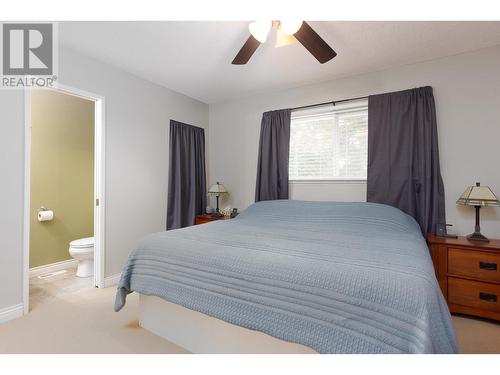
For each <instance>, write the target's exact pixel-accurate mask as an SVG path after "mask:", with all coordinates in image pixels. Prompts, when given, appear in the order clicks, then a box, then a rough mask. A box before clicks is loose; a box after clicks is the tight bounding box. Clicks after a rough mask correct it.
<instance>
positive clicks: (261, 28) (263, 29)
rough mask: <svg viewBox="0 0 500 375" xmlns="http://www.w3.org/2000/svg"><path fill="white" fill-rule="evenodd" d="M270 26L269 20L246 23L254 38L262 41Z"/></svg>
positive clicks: (264, 39) (271, 24)
mask: <svg viewBox="0 0 500 375" xmlns="http://www.w3.org/2000/svg"><path fill="white" fill-rule="evenodd" d="M272 26H273V23H272V22H271V21H255V22H252V23H250V25H248V30H250V34H252V36H253V37H254V38H255V39H257V40H258V41H259V42H261V43H264V42H265V41H266V39H267V34H269V30H271V27H272Z"/></svg>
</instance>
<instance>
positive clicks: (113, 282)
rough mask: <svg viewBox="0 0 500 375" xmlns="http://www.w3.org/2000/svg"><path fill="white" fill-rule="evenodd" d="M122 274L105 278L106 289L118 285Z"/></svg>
mask: <svg viewBox="0 0 500 375" xmlns="http://www.w3.org/2000/svg"><path fill="white" fill-rule="evenodd" d="M121 276H122V274H121V273H117V274H116V275H112V276H109V277H105V278H104V287H105V288H109V287H110V286H114V285H117V284H118V282H119V281H120V277H121Z"/></svg>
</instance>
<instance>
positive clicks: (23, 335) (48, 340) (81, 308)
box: [0, 288, 186, 353]
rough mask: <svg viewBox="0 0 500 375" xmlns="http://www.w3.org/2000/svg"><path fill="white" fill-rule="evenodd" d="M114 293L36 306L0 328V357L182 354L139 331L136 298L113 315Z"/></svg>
mask: <svg viewBox="0 0 500 375" xmlns="http://www.w3.org/2000/svg"><path fill="white" fill-rule="evenodd" d="M115 291H116V289H115V288H106V289H95V288H92V289H84V290H81V291H78V292H76V293H73V294H66V295H63V296H62V297H61V298H52V299H50V300H49V301H48V302H46V303H40V302H38V304H37V306H36V307H35V308H33V310H32V311H30V313H29V314H28V315H25V316H23V317H21V318H19V319H15V320H12V321H10V322H7V323H4V324H0V353H186V351H185V350H184V349H182V348H180V347H178V346H176V345H174V344H171V343H170V342H168V341H165V340H164V339H162V338H160V337H158V336H156V335H154V334H152V333H150V332H148V331H146V330H144V329H142V328H141V327H139V325H138V322H137V316H138V305H139V298H138V295H134V294H131V295H129V296H128V298H127V305H126V306H125V308H123V309H122V310H121V311H120V312H119V313H115V312H114V311H113V302H114V295H115Z"/></svg>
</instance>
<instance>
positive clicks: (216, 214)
mask: <svg viewBox="0 0 500 375" xmlns="http://www.w3.org/2000/svg"><path fill="white" fill-rule="evenodd" d="M211 216H212V217H222V216H224V215H222V214H221V213H220V212H214V213H213V214H211Z"/></svg>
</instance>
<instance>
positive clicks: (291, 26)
mask: <svg viewBox="0 0 500 375" xmlns="http://www.w3.org/2000/svg"><path fill="white" fill-rule="evenodd" d="M273 27H276V28H277V39H276V40H277V43H276V47H280V46H282V45H287V44H290V43H293V42H294V40H295V39H296V40H298V41H299V42H300V43H301V44H302V45H303V46H304V47H306V49H307V50H308V51H309V52H310V53H311V54H312V55H313V56H314V57H315V58H316V59H317V60H318V61H319V62H320V63H321V64H324V63H326V62H327V61H330V60H331V59H333V58H334V57H335V56H337V53H336V52H335V51H334V50H333V49H332V47H330V46H329V45H328V44H327V43H326V42H325V41H324V40H323V38H321V37H320V36H319V35H318V33H316V31H314V30H313V28H312V27H311V26H309V24H308V23H307V22H305V21H255V22H252V23H250V25H249V26H248V29H249V30H250V34H251V35H250V36H249V37H248V39H247V41H246V42H245V44H243V47H241V49H240V51H239V52H238V54H237V55H236V57H235V58H234V60H233V62H232V64H234V65H244V64H246V63H247V62H248V60H250V57H252V55H253V53H254V52H255V51H256V50H257V48H258V47H259V46H260V45H261V44H262V43H264V42H265V41H266V39H267V35H268V34H269V31H270V30H271V29H272V28H273Z"/></svg>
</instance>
